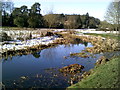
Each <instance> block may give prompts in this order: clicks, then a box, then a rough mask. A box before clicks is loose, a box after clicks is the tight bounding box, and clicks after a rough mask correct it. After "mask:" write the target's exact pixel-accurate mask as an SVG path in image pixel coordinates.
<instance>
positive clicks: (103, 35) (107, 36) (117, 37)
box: [84, 33, 120, 40]
mask: <svg viewBox="0 0 120 90" xmlns="http://www.w3.org/2000/svg"><path fill="white" fill-rule="evenodd" d="M84 34H85V35H94V36H102V37H105V38H113V39H117V40H120V35H116V34H96V33H84Z"/></svg>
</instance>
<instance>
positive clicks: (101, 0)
mask: <svg viewBox="0 0 120 90" xmlns="http://www.w3.org/2000/svg"><path fill="white" fill-rule="evenodd" d="M11 1H13V3H14V6H15V7H20V6H22V5H27V6H28V8H30V6H32V5H33V4H34V3H35V2H38V3H40V4H41V14H43V15H44V14H47V13H48V12H49V11H51V10H52V11H53V12H54V13H58V14H59V13H60V14H61V13H64V14H80V15H83V14H86V13H87V12H88V13H89V15H90V16H94V17H95V18H99V19H100V20H104V15H105V11H106V9H107V7H108V5H109V3H110V2H111V1H112V0H11Z"/></svg>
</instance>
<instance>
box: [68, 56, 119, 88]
mask: <svg viewBox="0 0 120 90" xmlns="http://www.w3.org/2000/svg"><path fill="white" fill-rule="evenodd" d="M119 60H120V57H119V58H113V59H112V60H110V61H109V62H107V63H105V64H102V65H100V66H98V67H95V68H94V69H93V71H92V74H91V75H90V76H88V77H86V78H85V79H82V80H81V81H80V82H78V83H77V84H74V85H72V86H70V87H68V88H74V89H78V88H119V87H120V81H119V79H120V78H119V65H118V64H119Z"/></svg>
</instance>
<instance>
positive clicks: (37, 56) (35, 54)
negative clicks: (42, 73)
mask: <svg viewBox="0 0 120 90" xmlns="http://www.w3.org/2000/svg"><path fill="white" fill-rule="evenodd" d="M40 53H41V51H39V52H35V53H33V54H32V55H33V56H34V57H35V58H39V57H40Z"/></svg>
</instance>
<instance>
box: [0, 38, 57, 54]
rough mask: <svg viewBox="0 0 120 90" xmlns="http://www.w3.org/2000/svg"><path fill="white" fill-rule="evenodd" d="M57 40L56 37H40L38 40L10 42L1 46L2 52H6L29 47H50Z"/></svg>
mask: <svg viewBox="0 0 120 90" xmlns="http://www.w3.org/2000/svg"><path fill="white" fill-rule="evenodd" d="M55 39H56V38H55V37H54V36H50V37H48V36H46V37H39V38H36V39H31V40H26V41H20V40H18V41H8V42H7V43H8V44H3V45H0V52H2V53H3V52H6V51H8V50H20V49H27V47H32V46H36V45H48V44H50V43H53V40H55Z"/></svg>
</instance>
